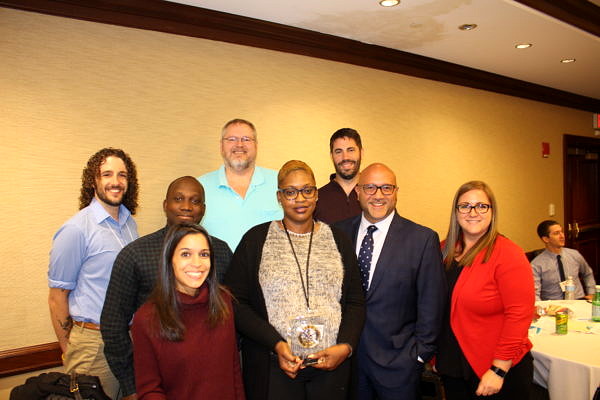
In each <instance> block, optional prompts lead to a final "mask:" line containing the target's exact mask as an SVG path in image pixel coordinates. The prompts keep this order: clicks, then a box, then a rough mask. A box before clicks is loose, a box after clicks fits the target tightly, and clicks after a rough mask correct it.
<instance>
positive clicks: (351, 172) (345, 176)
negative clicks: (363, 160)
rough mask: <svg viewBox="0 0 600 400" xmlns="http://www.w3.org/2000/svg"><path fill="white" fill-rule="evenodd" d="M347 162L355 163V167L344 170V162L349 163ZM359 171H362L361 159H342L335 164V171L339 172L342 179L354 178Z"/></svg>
mask: <svg viewBox="0 0 600 400" xmlns="http://www.w3.org/2000/svg"><path fill="white" fill-rule="evenodd" d="M347 162H351V163H354V168H351V169H350V170H348V171H347V172H344V170H343V169H342V166H341V165H342V164H344V163H347ZM358 171H360V159H358V160H356V161H354V160H342V161H340V162H339V163H338V164H336V165H335V172H336V174H338V176H339V177H340V178H342V179H345V180H347V181H349V180H351V179H354V177H355V176H356V175H357V174H358Z"/></svg>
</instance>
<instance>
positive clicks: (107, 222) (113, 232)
mask: <svg viewBox="0 0 600 400" xmlns="http://www.w3.org/2000/svg"><path fill="white" fill-rule="evenodd" d="M106 224H107V225H108V229H110V232H111V233H112V234H113V236H114V237H115V239H117V242H119V244H120V245H121V248H123V247H125V245H126V244H127V243H125V242H124V241H122V240H121V238H120V237H119V236H117V234H116V233H115V231H114V230H113V228H112V227H111V226H110V221H108V220H107V221H106ZM125 227H126V228H127V232H129V238H130V239H131V240H133V233H131V229H129V225H127V223H125Z"/></svg>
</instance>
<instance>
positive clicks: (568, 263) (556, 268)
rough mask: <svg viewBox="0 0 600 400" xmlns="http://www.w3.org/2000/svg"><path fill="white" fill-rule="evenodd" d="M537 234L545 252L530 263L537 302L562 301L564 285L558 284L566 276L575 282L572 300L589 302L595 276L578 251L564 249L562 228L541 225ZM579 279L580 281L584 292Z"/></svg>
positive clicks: (558, 225)
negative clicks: (573, 298)
mask: <svg viewBox="0 0 600 400" xmlns="http://www.w3.org/2000/svg"><path fill="white" fill-rule="evenodd" d="M537 234H538V236H539V237H540V239H542V241H543V242H544V245H545V246H546V250H544V251H543V252H542V253H540V254H539V255H538V256H537V257H536V258H534V259H533V260H532V261H531V267H532V268H533V280H534V282H535V298H536V300H562V299H563V298H564V295H563V291H564V290H563V288H564V285H562V286H561V283H562V282H565V280H566V279H567V278H568V277H569V276H571V277H572V278H573V281H574V282H575V298H576V299H581V298H586V299H591V298H592V296H593V295H594V292H595V285H596V282H595V281H594V273H593V272H592V269H591V268H590V266H589V265H588V263H587V262H586V261H585V259H584V258H583V256H582V255H581V254H580V253H579V252H578V251H577V250H574V249H569V248H566V247H565V234H564V232H563V229H562V226H561V225H560V224H559V223H558V222H556V221H552V220H546V221H542V222H541V223H540V224H539V225H538V227H537ZM579 277H581V279H583V282H584V284H585V290H584V288H583V286H582V285H581V281H580V279H579Z"/></svg>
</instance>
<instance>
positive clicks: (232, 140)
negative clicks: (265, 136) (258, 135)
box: [223, 136, 255, 144]
mask: <svg viewBox="0 0 600 400" xmlns="http://www.w3.org/2000/svg"><path fill="white" fill-rule="evenodd" d="M254 140H255V139H254V138H253V137H250V136H242V137H237V136H228V137H224V138H223V141H224V142H225V143H229V144H234V143H238V142H242V143H252V142H254Z"/></svg>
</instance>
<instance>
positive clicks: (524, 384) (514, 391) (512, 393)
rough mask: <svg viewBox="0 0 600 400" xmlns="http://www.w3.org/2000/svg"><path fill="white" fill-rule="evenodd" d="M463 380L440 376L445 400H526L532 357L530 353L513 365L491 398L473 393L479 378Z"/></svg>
mask: <svg viewBox="0 0 600 400" xmlns="http://www.w3.org/2000/svg"><path fill="white" fill-rule="evenodd" d="M473 376H474V377H473V378H471V379H468V380H465V379H462V378H452V377H449V376H446V375H442V382H443V383H444V391H445V392H446V400H465V399H486V400H517V399H518V400H527V399H529V395H530V391H531V383H532V382H533V357H532V356H531V353H527V354H525V355H524V356H523V359H521V361H520V362H519V363H518V364H517V365H514V366H513V367H512V368H511V369H510V370H509V371H508V373H507V374H506V377H505V378H504V383H503V384H502V388H501V389H500V391H499V392H498V393H496V394H494V395H492V396H476V395H475V391H476V390H477V386H478V385H479V378H477V375H475V374H473Z"/></svg>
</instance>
